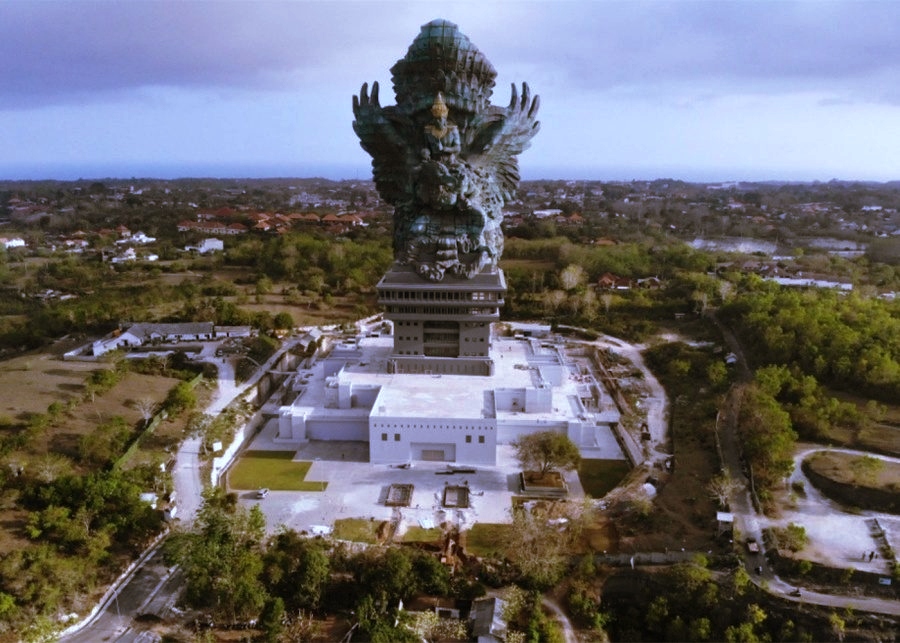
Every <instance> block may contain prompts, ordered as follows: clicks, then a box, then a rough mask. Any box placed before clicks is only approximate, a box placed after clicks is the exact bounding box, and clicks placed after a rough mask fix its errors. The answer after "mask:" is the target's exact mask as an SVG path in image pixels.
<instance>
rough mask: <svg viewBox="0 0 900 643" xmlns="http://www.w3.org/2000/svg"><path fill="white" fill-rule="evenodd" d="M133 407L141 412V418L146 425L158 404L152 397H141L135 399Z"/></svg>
mask: <svg viewBox="0 0 900 643" xmlns="http://www.w3.org/2000/svg"><path fill="white" fill-rule="evenodd" d="M134 408H135V409H136V410H137V412H138V413H140V414H141V419H142V420H144V426H146V425H147V424H149V423H150V420H152V419H153V416H154V415H155V414H156V409H157V408H159V405H158V404H157V403H156V400H154V399H152V398H149V397H142V398H141V399H139V400H135V402H134Z"/></svg>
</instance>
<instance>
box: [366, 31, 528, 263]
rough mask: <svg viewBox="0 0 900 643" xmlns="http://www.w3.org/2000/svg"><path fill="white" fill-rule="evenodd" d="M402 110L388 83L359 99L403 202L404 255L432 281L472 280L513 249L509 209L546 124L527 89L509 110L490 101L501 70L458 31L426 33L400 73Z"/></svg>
mask: <svg viewBox="0 0 900 643" xmlns="http://www.w3.org/2000/svg"><path fill="white" fill-rule="evenodd" d="M391 74H392V77H391V79H392V81H393V84H394V93H395V94H396V99H397V104H396V105H394V106H387V107H382V106H381V104H380V102H379V98H378V83H377V82H376V83H373V84H372V89H371V91H370V90H369V86H368V83H366V84H364V85H363V86H362V89H361V90H360V93H359V96H354V97H353V115H354V117H355V120H354V121H353V129H354V131H355V132H356V134H357V136H359V140H360V145H361V146H362V148H363V149H364V150H365V151H366V152H368V153H369V154H370V155H371V157H372V173H373V176H374V179H375V186H376V187H377V189H378V192H379V194H380V195H381V197H382V198H383V199H384V200H385V201H387V202H388V203H390V204H391V205H393V206H394V257H395V260H396V261H397V262H398V263H400V264H406V265H411V266H413V267H414V268H415V270H416V272H417V273H418V274H419V275H421V276H422V277H423V278H425V279H428V280H430V281H440V280H442V279H443V278H444V276H445V275H446V274H448V273H449V274H450V275H452V276H454V277H456V278H459V279H470V278H472V277H473V276H475V275H476V274H478V273H479V272H481V271H482V270H483V269H484V268H485V267H488V266H493V267H496V265H497V262H498V261H499V259H500V255H501V254H502V252H503V232H502V231H501V229H500V222H501V219H502V217H503V212H502V210H503V205H504V203H505V202H506V201H508V200H509V199H510V198H511V197H512V195H513V194H514V193H515V189H516V186H517V185H518V182H519V168H518V160H517V158H516V157H517V156H518V154H520V153H521V152H522V151H523V150H525V149H526V148H527V147H528V146H529V144H530V141H531V139H532V137H534V135H535V134H536V133H537V132H538V129H539V128H540V123H539V122H538V121H537V120H536V119H535V117H536V115H537V111H538V106H539V104H540V102H539V98H538V97H537V96H534V97H532V96H531V92H530V90H529V88H528V85H527V84H524V83H523V84H522V92H521V96H520V95H519V92H518V91H517V89H516V86H515V85H513V86H512V97H511V99H510V102H509V105H508V106H507V107H497V106H494V105H491V104H490V98H491V93H492V92H493V87H494V79H495V78H496V77H497V72H496V71H495V70H494V67H493V66H492V65H491V63H490V62H489V61H488V60H487V58H485V57H484V55H482V53H481V52H480V51H479V50H478V48H477V47H475V46H474V45H473V44H472V43H471V42H470V41H469V39H468V38H467V37H466V36H465V35H463V34H462V33H460V32H459V30H458V29H457V26H456V25H455V24H453V23H452V22H448V21H446V20H434V21H432V22H429V23H428V24H426V25H424V26H423V27H422V31H421V33H420V34H419V35H418V37H417V38H416V39H415V40H414V41H413V43H412V45H410V47H409V50H408V51H407V53H406V57H404V58H402V59H401V60H399V61H397V63H396V64H395V65H394V66H393V67H392V68H391Z"/></svg>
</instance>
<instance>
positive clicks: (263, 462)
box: [228, 451, 328, 491]
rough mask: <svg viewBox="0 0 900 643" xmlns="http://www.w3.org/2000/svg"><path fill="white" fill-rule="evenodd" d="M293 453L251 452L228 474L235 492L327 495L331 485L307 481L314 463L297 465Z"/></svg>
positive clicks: (245, 454) (241, 458)
mask: <svg viewBox="0 0 900 643" xmlns="http://www.w3.org/2000/svg"><path fill="white" fill-rule="evenodd" d="M293 458H294V453H293V452H292V451H247V452H245V453H244V455H242V456H241V457H240V459H239V460H238V461H237V463H236V464H235V465H234V467H232V469H231V471H229V473H228V485H229V486H230V487H231V488H232V489H242V490H244V489H259V488H261V487H267V488H269V489H272V490H275V491H325V488H326V487H327V486H328V483H327V482H321V481H315V480H306V474H307V473H308V472H309V468H310V467H311V466H312V462H294V460H293Z"/></svg>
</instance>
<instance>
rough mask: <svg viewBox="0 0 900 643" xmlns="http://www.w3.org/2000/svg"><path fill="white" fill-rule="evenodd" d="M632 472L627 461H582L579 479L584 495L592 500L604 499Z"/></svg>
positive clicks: (579, 468)
mask: <svg viewBox="0 0 900 643" xmlns="http://www.w3.org/2000/svg"><path fill="white" fill-rule="evenodd" d="M629 471H631V466H630V465H629V464H628V462H626V461H625V460H582V461H581V464H580V465H579V467H578V478H579V479H580V480H581V486H582V487H583V488H584V493H585V494H587V495H589V496H590V497H591V498H602V497H603V496H605V495H606V494H607V493H609V492H610V491H612V490H613V489H615V488H616V486H617V485H618V484H619V483H620V482H622V479H623V478H624V477H625V476H626V475H627V474H628V472H629Z"/></svg>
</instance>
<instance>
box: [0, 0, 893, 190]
mask: <svg viewBox="0 0 900 643" xmlns="http://www.w3.org/2000/svg"><path fill="white" fill-rule="evenodd" d="M435 18H446V19H448V20H451V21H453V22H455V23H456V24H458V25H459V28H460V30H461V31H462V32H463V33H464V34H466V35H467V36H468V37H469V38H470V39H471V41H472V42H473V43H474V44H475V45H476V46H477V47H478V48H479V49H480V50H481V51H482V53H483V54H484V55H485V56H486V57H487V58H488V59H489V60H490V61H491V62H492V63H493V65H494V67H495V68H496V69H497V71H498V78H497V87H496V89H495V92H494V96H493V100H492V102H494V103H495V104H499V105H505V104H506V103H507V102H508V100H509V86H510V84H511V83H516V84H521V82H523V81H525V82H528V83H529V85H530V86H531V87H532V90H533V91H534V92H536V93H538V94H540V96H541V112H540V120H541V123H542V129H541V132H540V133H539V134H538V136H537V137H536V138H535V139H534V142H533V145H532V147H531V149H529V150H527V151H526V152H525V153H524V154H522V156H521V157H520V166H521V168H522V173H523V176H524V177H525V178H532V179H535V178H585V179H600V180H611V179H633V178H638V179H640V178H659V177H672V178H681V179H686V180H710V181H718V180H731V179H749V180H766V179H791V180H829V179H832V178H840V179H870V180H880V181H883V180H893V179H900V2H897V1H894V0H885V1H883V2H866V1H855V0H845V1H835V2H825V1H812V0H809V1H805V2H780V1H779V2H774V1H773V2H765V1H760V0H753V1H737V0H735V1H731V2H726V1H713V0H709V1H706V2H677V1H667V2H666V1H664V2H639V1H628V2H603V1H600V0H595V1H587V0H570V1H568V2H566V1H556V2H528V1H523V0H509V1H506V2H497V1H496V0H493V1H491V2H486V1H483V0H482V1H479V2H466V1H460V0H455V1H453V2H442V1H440V0H435V1H424V0H420V1H418V2H386V1H376V0H372V1H364V0H361V1H358V2H349V1H344V0H336V1H331V2H325V1H318V2H312V1H293V2H288V1H280V2H251V1H249V0H236V1H230V2H216V1H205V2H190V1H183V0H182V1H178V2H162V1H137V0H133V1H128V2H126V1H125V0H119V1H106V2H89V1H87V0H76V1H73V2H52V1H44V0H4V1H2V2H0V178H7V179H16V178H62V179H71V178H79V177H84V178H102V177H126V178H127V177H177V176H256V177H269V176H327V177H329V178H368V177H369V176H370V170H369V157H368V156H367V155H366V154H365V152H363V151H362V150H361V149H360V147H359V144H358V142H357V139H356V137H355V135H354V133H353V130H352V128H351V125H350V124H351V122H352V120H353V116H352V111H351V97H352V95H353V94H355V93H358V92H359V88H360V86H361V84H362V83H363V82H366V81H368V82H369V83H371V82H372V81H376V80H377V81H379V83H380V84H381V86H382V91H381V102H382V104H384V105H387V104H393V103H394V97H393V92H392V91H391V82H390V71H389V70H390V67H391V66H392V65H393V64H394V63H395V62H396V61H397V60H398V59H400V58H402V57H403V56H404V55H405V54H406V50H407V48H408V47H409V45H410V44H411V43H412V41H413V39H414V38H415V37H416V36H417V35H418V33H419V29H420V27H421V26H422V25H423V24H425V23H426V22H428V21H430V20H432V19H435Z"/></svg>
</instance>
